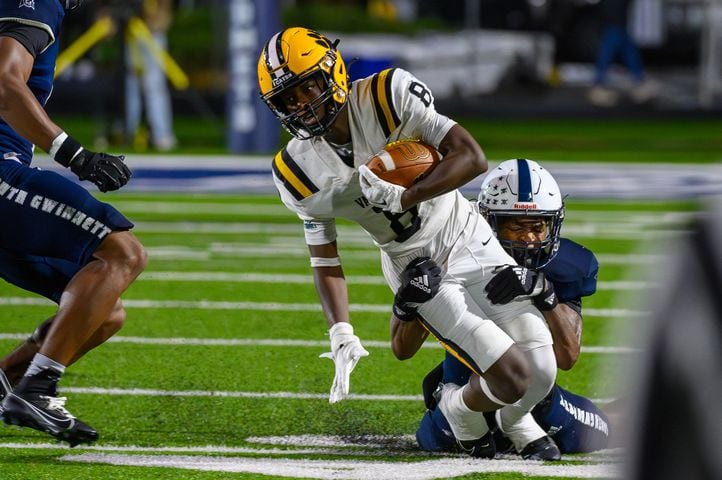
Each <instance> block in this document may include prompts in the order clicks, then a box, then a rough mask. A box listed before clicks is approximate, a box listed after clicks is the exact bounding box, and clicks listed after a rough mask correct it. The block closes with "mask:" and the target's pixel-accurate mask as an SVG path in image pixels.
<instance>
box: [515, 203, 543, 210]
mask: <svg viewBox="0 0 722 480" xmlns="http://www.w3.org/2000/svg"><path fill="white" fill-rule="evenodd" d="M511 208H518V209H519V210H536V209H537V204H536V203H515V204H514V205H513V206H512V207H511Z"/></svg>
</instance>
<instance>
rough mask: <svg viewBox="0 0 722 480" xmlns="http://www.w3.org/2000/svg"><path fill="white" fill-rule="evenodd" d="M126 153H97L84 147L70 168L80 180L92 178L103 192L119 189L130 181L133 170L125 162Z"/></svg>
mask: <svg viewBox="0 0 722 480" xmlns="http://www.w3.org/2000/svg"><path fill="white" fill-rule="evenodd" d="M123 160H125V156H124V155H119V156H115V155H110V154H107V153H96V152H91V151H90V150H86V149H83V150H82V151H81V152H80V153H79V154H77V155H76V156H75V158H73V160H72V161H71V162H70V170H72V171H73V173H74V174H76V175H77V176H78V178H79V179H80V180H90V181H91V182H93V183H94V184H95V185H97V187H98V189H99V190H100V191H101V192H108V191H112V190H118V189H119V188H120V187H122V186H123V185H125V184H126V183H128V180H130V177H131V175H132V172H131V171H130V168H128V166H127V165H126V164H125V163H124V162H123Z"/></svg>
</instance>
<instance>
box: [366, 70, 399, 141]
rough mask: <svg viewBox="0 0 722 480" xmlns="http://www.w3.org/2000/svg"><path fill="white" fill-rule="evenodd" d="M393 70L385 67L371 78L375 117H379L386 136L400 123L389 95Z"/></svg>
mask: <svg viewBox="0 0 722 480" xmlns="http://www.w3.org/2000/svg"><path fill="white" fill-rule="evenodd" d="M395 71H396V69H395V68H387V69H386V70H383V71H381V72H379V73H378V74H376V75H375V76H374V78H373V79H372V80H371V96H372V97H373V100H374V105H375V107H376V117H377V118H378V119H379V123H380V124H381V129H382V130H383V132H384V135H385V136H386V137H387V138H388V137H389V136H390V135H391V132H393V131H394V130H396V128H398V126H399V123H401V122H400V120H399V117H398V115H396V110H394V105H393V98H392V95H391V82H392V80H393V75H394V72H395Z"/></svg>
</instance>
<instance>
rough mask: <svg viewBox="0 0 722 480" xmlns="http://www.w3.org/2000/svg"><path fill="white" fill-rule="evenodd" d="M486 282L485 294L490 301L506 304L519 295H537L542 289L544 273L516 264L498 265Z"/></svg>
mask: <svg viewBox="0 0 722 480" xmlns="http://www.w3.org/2000/svg"><path fill="white" fill-rule="evenodd" d="M499 268H500V270H497V272H496V275H494V277H493V278H492V279H491V280H489V283H487V284H486V288H485V290H486V292H487V293H486V296H487V298H489V301H491V303H496V304H502V305H504V304H507V303H509V302H511V301H512V300H514V299H515V298H516V297H518V296H520V295H528V296H534V295H538V294H539V293H541V292H542V290H543V289H544V275H543V274H540V273H537V272H535V271H534V270H530V269H528V268H525V267H520V266H518V265H506V266H504V267H499Z"/></svg>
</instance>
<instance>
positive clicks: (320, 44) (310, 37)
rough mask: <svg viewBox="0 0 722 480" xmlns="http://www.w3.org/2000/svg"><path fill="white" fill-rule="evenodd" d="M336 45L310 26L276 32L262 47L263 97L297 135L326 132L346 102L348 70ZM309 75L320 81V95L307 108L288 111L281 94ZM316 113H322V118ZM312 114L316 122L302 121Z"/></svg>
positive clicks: (260, 71)
mask: <svg viewBox="0 0 722 480" xmlns="http://www.w3.org/2000/svg"><path fill="white" fill-rule="evenodd" d="M337 44H338V40H337V41H335V42H333V43H331V42H330V41H329V39H328V38H326V37H325V36H324V35H322V34H320V33H318V32H315V31H313V30H309V29H308V28H301V27H293V28H287V29H285V30H281V31H280V32H278V33H276V34H275V35H273V36H272V37H271V39H270V40H268V42H266V44H265V45H264V47H263V51H262V52H261V56H260V58H259V59H258V84H259V86H260V89H261V91H260V95H261V98H262V99H263V101H264V102H266V105H268V108H270V109H271V111H272V112H273V113H274V114H275V115H276V117H278V119H279V121H280V122H281V124H282V125H283V127H284V128H285V129H286V130H288V131H289V132H290V133H291V135H293V136H294V137H296V138H300V139H302V140H303V139H308V138H311V137H315V136H319V135H323V134H324V133H326V132H327V131H328V129H329V128H330V126H331V124H332V123H333V121H334V120H335V118H336V116H337V115H338V113H339V112H340V111H341V110H342V109H343V107H344V105H345V104H346V99H347V97H348V73H347V71H346V65H345V64H344V62H343V58H341V54H340V53H339V51H338V50H336V45H337ZM309 78H314V79H315V80H316V81H317V82H318V85H319V88H320V89H321V94H320V95H319V96H318V97H316V98H315V99H313V100H312V101H311V102H309V104H308V105H307V106H306V108H303V109H301V110H300V111H295V112H289V111H288V109H287V108H286V106H285V104H284V103H283V102H282V101H281V100H280V94H281V93H283V92H284V91H286V90H287V89H289V88H293V87H295V86H296V85H298V84H299V83H301V82H303V81H304V80H307V79H309ZM317 112H323V113H322V115H321V117H320V118H319V117H318V116H317ZM309 116H311V117H312V118H313V121H310V122H309V121H304V120H303V119H304V118H306V119H308V118H309Z"/></svg>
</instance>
